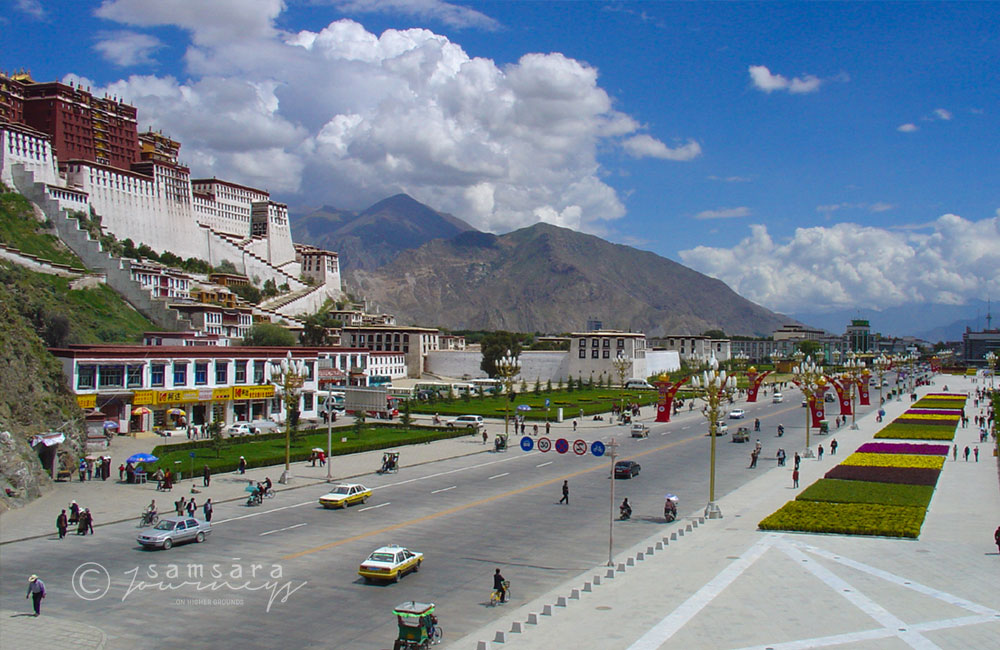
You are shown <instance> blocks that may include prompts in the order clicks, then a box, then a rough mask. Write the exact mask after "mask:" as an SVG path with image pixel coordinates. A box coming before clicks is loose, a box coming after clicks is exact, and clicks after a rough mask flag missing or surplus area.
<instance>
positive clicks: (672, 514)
mask: <svg viewBox="0 0 1000 650" xmlns="http://www.w3.org/2000/svg"><path fill="white" fill-rule="evenodd" d="M663 518H664V519H666V520H667V521H673V520H674V519H677V504H676V503H674V500H673V499H667V500H666V503H664V504H663Z"/></svg>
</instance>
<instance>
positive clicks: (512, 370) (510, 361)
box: [496, 350, 521, 435]
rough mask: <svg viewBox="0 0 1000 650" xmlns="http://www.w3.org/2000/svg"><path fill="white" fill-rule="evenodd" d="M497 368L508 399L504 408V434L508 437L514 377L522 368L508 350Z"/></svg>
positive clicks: (500, 359)
mask: <svg viewBox="0 0 1000 650" xmlns="http://www.w3.org/2000/svg"><path fill="white" fill-rule="evenodd" d="M496 367H497V374H498V375H500V378H501V380H503V386H504V391H505V393H504V396H505V397H506V399H505V400H504V406H503V432H504V435H506V434H507V428H508V425H509V422H510V392H511V390H513V388H514V377H516V376H517V373H519V372H521V366H520V365H519V364H518V358H517V357H516V356H514V355H513V354H511V352H510V350H507V354H505V355H504V356H503V357H501V358H499V359H497V362H496Z"/></svg>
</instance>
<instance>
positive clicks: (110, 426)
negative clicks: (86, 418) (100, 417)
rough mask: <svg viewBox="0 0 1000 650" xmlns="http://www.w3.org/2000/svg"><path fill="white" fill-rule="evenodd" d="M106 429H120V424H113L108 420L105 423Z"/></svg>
mask: <svg viewBox="0 0 1000 650" xmlns="http://www.w3.org/2000/svg"><path fill="white" fill-rule="evenodd" d="M104 428H105V429H117V428H118V423H117V422H112V421H111V420H107V421H105V423H104Z"/></svg>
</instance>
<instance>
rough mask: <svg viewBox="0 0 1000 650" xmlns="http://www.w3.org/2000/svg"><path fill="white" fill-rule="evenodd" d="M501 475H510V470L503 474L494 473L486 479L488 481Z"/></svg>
mask: <svg viewBox="0 0 1000 650" xmlns="http://www.w3.org/2000/svg"><path fill="white" fill-rule="evenodd" d="M501 476H510V472H504V473H503V474H494V475H493V476H491V477H489V478H488V479H486V480H487V481H492V480H493V479H495V478H500V477H501Z"/></svg>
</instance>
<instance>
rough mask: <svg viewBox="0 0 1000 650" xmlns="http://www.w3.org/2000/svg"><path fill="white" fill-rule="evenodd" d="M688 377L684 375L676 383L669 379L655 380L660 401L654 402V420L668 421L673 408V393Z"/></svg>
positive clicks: (675, 392) (674, 393)
mask: <svg viewBox="0 0 1000 650" xmlns="http://www.w3.org/2000/svg"><path fill="white" fill-rule="evenodd" d="M688 379H690V377H685V378H684V379H682V380H680V381H679V382H677V383H676V384H674V383H672V382H669V381H658V382H655V384H656V388H657V390H659V391H660V401H659V402H658V403H657V404H656V421H657V422H670V416H671V414H672V413H673V409H674V395H676V394H677V390H678V389H679V388H680V387H681V386H683V385H684V383H685V382H687V380H688Z"/></svg>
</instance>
